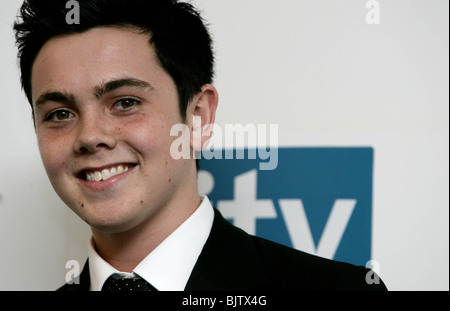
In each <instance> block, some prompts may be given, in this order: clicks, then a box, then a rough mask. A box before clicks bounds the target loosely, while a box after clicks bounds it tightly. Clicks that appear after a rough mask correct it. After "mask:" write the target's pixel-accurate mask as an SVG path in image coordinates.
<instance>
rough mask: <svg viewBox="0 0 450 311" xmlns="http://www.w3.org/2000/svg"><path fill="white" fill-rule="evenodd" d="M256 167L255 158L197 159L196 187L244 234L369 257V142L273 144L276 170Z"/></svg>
mask: <svg viewBox="0 0 450 311" xmlns="http://www.w3.org/2000/svg"><path fill="white" fill-rule="evenodd" d="M235 151H236V150H235ZM245 151H247V152H248V150H245ZM222 152H225V150H223V151H222ZM228 152H229V150H228ZM236 152H237V151H236ZM239 152H242V150H239ZM258 168H259V161H258V159H230V160H227V159H225V157H222V159H213V160H204V159H203V160H201V161H200V171H199V190H200V192H201V193H203V194H206V195H208V197H209V198H210V200H211V202H212V204H213V206H214V207H216V208H217V209H218V210H219V211H220V212H221V213H222V214H223V215H224V217H225V218H227V219H228V220H229V221H230V222H232V223H234V224H235V225H236V226H238V227H240V228H242V229H243V230H245V231H247V232H248V233H250V234H254V235H258V236H260V237H263V238H267V239H269V240H272V241H275V242H278V243H281V244H284V245H287V246H290V247H294V248H296V249H300V250H302V251H305V252H308V253H312V254H316V255H318V256H321V257H326V258H330V259H335V260H339V261H345V262H350V263H353V264H357V265H365V263H366V262H367V261H369V260H371V236H372V235H371V234H372V178H373V174H372V172H373V149H372V148H279V150H278V167H277V168H276V169H275V170H271V171H270V170H259V169H258Z"/></svg>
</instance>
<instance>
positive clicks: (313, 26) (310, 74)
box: [0, 0, 449, 290]
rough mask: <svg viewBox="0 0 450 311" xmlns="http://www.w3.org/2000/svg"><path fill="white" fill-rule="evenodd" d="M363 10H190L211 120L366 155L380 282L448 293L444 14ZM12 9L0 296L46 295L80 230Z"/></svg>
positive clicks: (282, 2) (404, 3) (60, 276)
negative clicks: (40, 116) (374, 17)
mask: <svg viewBox="0 0 450 311" xmlns="http://www.w3.org/2000/svg"><path fill="white" fill-rule="evenodd" d="M367 2H368V1H366V0H345V1H335V0H305V1H302V0H277V1H274V0H259V1H251V0H194V1H193V3H194V4H195V5H196V6H197V7H199V8H200V9H201V10H203V11H204V16H205V18H206V19H207V20H208V21H209V23H210V24H211V26H210V28H211V31H212V34H213V36H214V40H215V50H216V57H217V75H216V76H217V78H216V83H215V84H216V86H217V88H218V90H219V94H220V103H219V109H218V113H217V120H216V121H217V123H218V124H219V125H220V126H224V125H225V124H226V123H241V124H249V123H256V124H271V123H277V124H279V144H280V146H298V147H309V146H371V147H373V148H374V150H375V159H374V162H375V164H374V189H373V213H374V214H373V250H372V257H373V259H376V260H377V261H378V262H379V263H380V274H381V277H382V278H383V279H384V281H385V282H386V284H387V285H388V287H389V289H391V290H449V190H448V188H449V89H448V83H449V72H448V70H449V33H448V32H449V7H448V6H449V3H448V1H446V0H397V1H387V0H380V1H378V3H379V4H380V23H379V24H374V25H369V24H368V23H367V22H366V14H367V13H368V12H369V9H367V8H366V3H367ZM20 4H21V0H8V1H3V3H2V10H1V11H0V45H1V50H0V56H1V57H0V81H1V83H0V88H1V93H0V94H1V96H2V99H3V100H2V101H1V103H0V105H1V109H0V111H1V113H0V133H1V134H0V146H1V147H0V148H1V152H0V275H1V276H2V277H1V278H0V290H53V289H55V288H57V287H59V286H60V285H62V284H63V283H64V280H65V275H66V272H67V271H68V270H67V269H66V267H65V265H66V262H67V261H68V260H78V261H79V262H80V263H81V265H82V264H83V263H84V260H85V258H86V254H87V250H86V244H87V240H88V238H89V236H90V231H89V228H88V227H87V225H85V224H84V223H82V222H81V221H80V220H79V219H78V218H77V217H76V216H75V215H74V214H73V213H72V212H71V211H70V210H69V209H68V208H67V207H65V205H64V204H63V203H62V202H61V201H60V200H59V198H58V197H57V196H56V195H55V194H54V192H53V190H52V188H51V186H50V183H49V182H48V180H47V177H46V175H45V172H44V169H43V167H42V164H41V160H40V156H39V151H38V149H37V142H36V138H35V135H34V129H33V125H32V121H31V110H30V108H29V106H28V103H27V102H26V99H25V96H24V95H23V94H22V92H21V90H20V83H19V75H18V67H17V63H16V49H15V46H14V40H13V33H12V30H11V25H12V23H13V21H14V17H15V16H16V14H17V10H18V8H19V6H20ZM237 147H240V146H237ZM24 280H26V283H24Z"/></svg>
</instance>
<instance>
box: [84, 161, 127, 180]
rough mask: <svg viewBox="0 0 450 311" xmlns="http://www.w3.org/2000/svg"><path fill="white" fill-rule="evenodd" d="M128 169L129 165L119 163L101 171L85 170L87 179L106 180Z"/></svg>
mask: <svg viewBox="0 0 450 311" xmlns="http://www.w3.org/2000/svg"><path fill="white" fill-rule="evenodd" d="M129 169H130V167H129V166H124V165H119V166H117V167H112V168H110V169H103V170H102V171H90V172H86V180H87V181H101V180H107V179H109V178H111V177H114V176H116V175H119V174H122V173H125V172H126V171H128V170H129Z"/></svg>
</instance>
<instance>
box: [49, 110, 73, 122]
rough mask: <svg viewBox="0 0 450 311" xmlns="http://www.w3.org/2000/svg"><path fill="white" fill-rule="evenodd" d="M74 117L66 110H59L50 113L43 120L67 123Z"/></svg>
mask: <svg viewBox="0 0 450 311" xmlns="http://www.w3.org/2000/svg"><path fill="white" fill-rule="evenodd" d="M73 117H74V115H73V113H71V112H70V111H69V110H67V109H59V110H56V111H53V112H50V113H49V114H48V115H47V117H46V118H45V120H46V121H56V122H61V121H67V120H69V119H71V118H73Z"/></svg>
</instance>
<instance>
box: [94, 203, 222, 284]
mask: <svg viewBox="0 0 450 311" xmlns="http://www.w3.org/2000/svg"><path fill="white" fill-rule="evenodd" d="M213 220H214V210H213V207H212V206H211V203H210V201H209V199H208V197H207V196H203V197H202V203H201V204H200V206H199V207H198V208H197V210H196V211H195V212H194V213H193V214H192V215H191V216H190V217H189V218H188V219H187V220H186V221H185V222H184V223H183V224H181V226H179V227H178V228H177V229H176V230H175V231H174V232H172V233H171V234H170V235H169V236H168V237H167V238H166V239H165V240H164V241H163V242H162V243H161V244H159V245H158V246H157V247H156V248H155V249H154V250H153V251H152V252H151V253H150V254H148V255H147V257H145V258H144V259H143V260H142V261H141V262H140V263H139V264H138V265H137V266H136V268H134V270H133V273H131V274H130V273H123V272H120V271H118V270H116V269H115V268H114V267H112V266H111V265H110V264H109V263H107V262H106V261H105V260H103V258H102V257H100V255H99V254H98V253H97V251H96V250H95V247H94V241H93V238H91V239H90V243H89V249H88V254H89V273H90V278H91V290H92V291H99V290H101V289H102V286H103V284H104V283H105V281H106V280H107V279H108V277H109V276H110V275H111V274H113V273H120V274H123V275H124V276H134V275H139V276H140V277H141V278H143V279H145V280H146V281H147V282H149V283H150V284H151V285H152V286H153V287H155V288H156V289H157V290H160V291H182V290H184V288H185V287H186V284H187V282H188V280H189V276H190V275H191V272H192V269H193V268H194V265H195V263H196V262H197V259H198V256H199V255H200V253H201V251H202V249H203V246H204V244H205V243H206V240H207V239H208V236H209V233H210V231H211V227H212V224H213Z"/></svg>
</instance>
